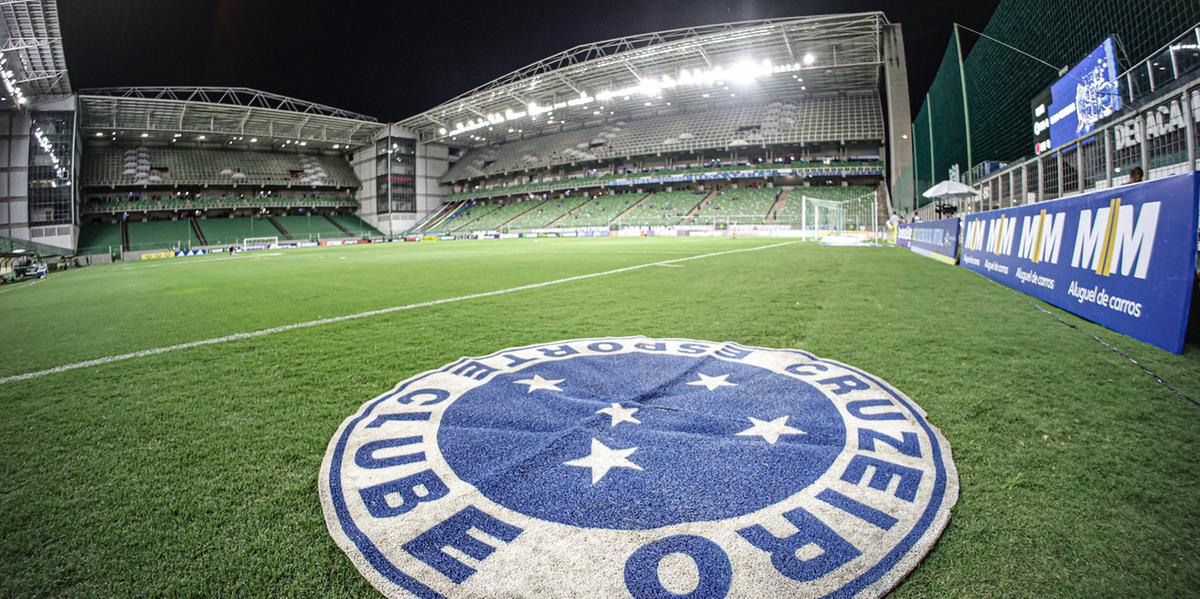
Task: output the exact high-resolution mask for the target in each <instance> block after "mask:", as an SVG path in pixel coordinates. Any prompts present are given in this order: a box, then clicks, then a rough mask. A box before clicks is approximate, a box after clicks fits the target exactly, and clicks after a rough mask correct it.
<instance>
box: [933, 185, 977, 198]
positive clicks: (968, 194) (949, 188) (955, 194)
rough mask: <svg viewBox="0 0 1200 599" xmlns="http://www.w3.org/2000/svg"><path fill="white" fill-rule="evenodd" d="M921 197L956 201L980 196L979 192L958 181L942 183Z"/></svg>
mask: <svg viewBox="0 0 1200 599" xmlns="http://www.w3.org/2000/svg"><path fill="white" fill-rule="evenodd" d="M921 195H923V196H925V197H927V198H931V199H956V198H973V197H975V196H977V195H979V192H977V191H975V190H974V189H971V188H970V187H969V186H967V185H965V184H963V183H959V182H957V181H942V182H941V183H938V184H937V185H934V186H933V187H930V188H929V189H928V190H927V191H926V192H925V193H923V194H921Z"/></svg>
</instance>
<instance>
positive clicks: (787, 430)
mask: <svg viewBox="0 0 1200 599" xmlns="http://www.w3.org/2000/svg"><path fill="white" fill-rule="evenodd" d="M747 418H749V419H750V422H751V423H753V424H754V426H752V427H750V428H748V429H746V430H744V431H742V432H740V433H738V435H744V436H747V437H750V436H757V437H762V438H763V439H764V440H765V441H766V442H767V443H770V444H771V445H774V444H775V442H776V441H778V440H779V437H781V436H783V435H807V434H808V433H806V432H804V431H802V430H800V429H798V428H795V427H792V426H788V423H787V420H788V417H787V416H780V417H779V418H776V419H774V420H771V421H769V422H768V421H766V420H759V419H758V418H755V417H753V416H747Z"/></svg>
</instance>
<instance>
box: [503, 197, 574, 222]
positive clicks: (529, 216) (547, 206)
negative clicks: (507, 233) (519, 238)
mask: <svg viewBox="0 0 1200 599" xmlns="http://www.w3.org/2000/svg"><path fill="white" fill-rule="evenodd" d="M586 201H588V197H587V196H585V195H580V196H573V197H562V198H558V199H555V200H547V201H546V202H544V203H543V204H542V205H541V206H538V207H537V208H534V209H533V210H530V211H529V212H527V213H525V214H522V215H521V216H518V217H517V218H516V219H515V220H513V221H512V222H510V223H508V228H509V229H540V228H543V227H548V226H550V223H552V222H554V221H556V220H558V218H559V217H561V216H562V215H564V214H566V213H567V212H570V211H571V210H574V209H575V208H576V207H577V206H579V205H580V204H582V203H584V202H586Z"/></svg>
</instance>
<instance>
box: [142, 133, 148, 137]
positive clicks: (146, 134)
mask: <svg viewBox="0 0 1200 599" xmlns="http://www.w3.org/2000/svg"><path fill="white" fill-rule="evenodd" d="M142 137H150V134H149V133H143V134H142Z"/></svg>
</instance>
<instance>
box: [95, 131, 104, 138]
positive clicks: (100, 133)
mask: <svg viewBox="0 0 1200 599" xmlns="http://www.w3.org/2000/svg"><path fill="white" fill-rule="evenodd" d="M96 137H104V132H103V131H97V132H96Z"/></svg>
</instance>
